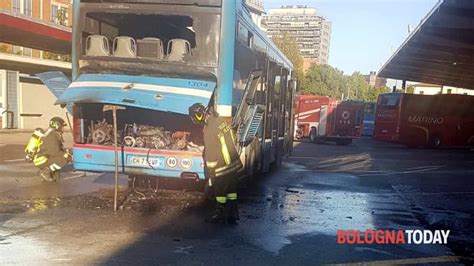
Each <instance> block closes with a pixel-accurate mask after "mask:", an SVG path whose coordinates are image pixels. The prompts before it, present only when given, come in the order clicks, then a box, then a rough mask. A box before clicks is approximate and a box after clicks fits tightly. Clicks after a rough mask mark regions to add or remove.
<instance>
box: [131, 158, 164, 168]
mask: <svg viewBox="0 0 474 266" xmlns="http://www.w3.org/2000/svg"><path fill="white" fill-rule="evenodd" d="M127 159H128V160H127V165H129V166H135V167H144V168H151V167H153V168H160V167H161V168H162V167H163V158H158V157H146V156H128V157H127Z"/></svg>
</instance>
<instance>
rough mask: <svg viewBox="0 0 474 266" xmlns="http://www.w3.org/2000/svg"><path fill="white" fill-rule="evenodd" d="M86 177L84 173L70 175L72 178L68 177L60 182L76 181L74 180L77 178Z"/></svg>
mask: <svg viewBox="0 0 474 266" xmlns="http://www.w3.org/2000/svg"><path fill="white" fill-rule="evenodd" d="M84 176H86V174H85V173H80V174H76V175H72V176H68V177H65V178H61V179H62V180H71V179H76V178H79V177H84Z"/></svg>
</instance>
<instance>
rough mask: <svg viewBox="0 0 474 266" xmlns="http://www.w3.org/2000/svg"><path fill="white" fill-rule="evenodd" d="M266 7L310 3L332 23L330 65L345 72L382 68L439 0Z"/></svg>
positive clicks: (272, 2)
mask: <svg viewBox="0 0 474 266" xmlns="http://www.w3.org/2000/svg"><path fill="white" fill-rule="evenodd" d="M263 1H264V5H265V9H266V10H267V11H268V9H271V8H278V7H280V6H281V5H307V6H308V7H313V8H316V9H318V11H319V14H321V15H322V16H324V17H326V18H327V19H328V20H329V21H331V22H332V36H331V46H330V51H329V64H330V65H331V66H333V67H336V68H338V69H340V70H342V71H344V73H346V74H352V73H353V72H354V71H359V72H361V73H363V74H367V73H369V72H370V71H379V70H380V68H381V67H382V65H383V64H384V63H385V62H386V61H387V60H388V59H389V58H390V56H391V55H392V54H393V53H394V52H395V51H396V50H397V49H398V48H399V46H400V45H401V44H402V43H403V41H404V40H405V39H406V37H407V36H408V25H409V24H410V25H412V26H413V27H414V28H415V27H416V26H417V25H418V24H419V23H420V21H421V20H422V19H423V18H424V17H425V16H426V15H427V14H428V12H429V11H430V10H431V9H432V8H433V7H434V6H435V5H436V3H437V2H438V1H437V0H263Z"/></svg>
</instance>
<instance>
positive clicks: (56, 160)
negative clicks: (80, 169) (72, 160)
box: [33, 155, 68, 172]
mask: <svg viewBox="0 0 474 266" xmlns="http://www.w3.org/2000/svg"><path fill="white" fill-rule="evenodd" d="M45 158H46V160H44V159H45ZM33 162H34V163H35V166H36V167H38V168H39V169H41V170H42V169H44V168H46V167H48V168H49V170H50V171H51V172H56V171H59V170H61V169H62V168H63V167H64V166H66V165H67V163H68V159H67V157H66V155H64V156H50V157H45V156H42V157H38V158H35V160H34V161H33Z"/></svg>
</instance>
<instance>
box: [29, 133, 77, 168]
mask: <svg viewBox="0 0 474 266" xmlns="http://www.w3.org/2000/svg"><path fill="white" fill-rule="evenodd" d="M63 142H64V141H63V137H62V136H61V134H59V133H58V132H57V131H56V130H54V129H52V128H49V129H48V131H46V133H45V134H44V137H43V138H42V140H41V143H40V145H39V148H38V152H37V154H36V156H35V158H34V160H33V163H34V165H35V166H38V165H42V164H44V163H46V162H47V160H48V158H50V157H56V156H63V157H65V158H67V156H68V153H67V151H66V149H65V148H64V145H63Z"/></svg>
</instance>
